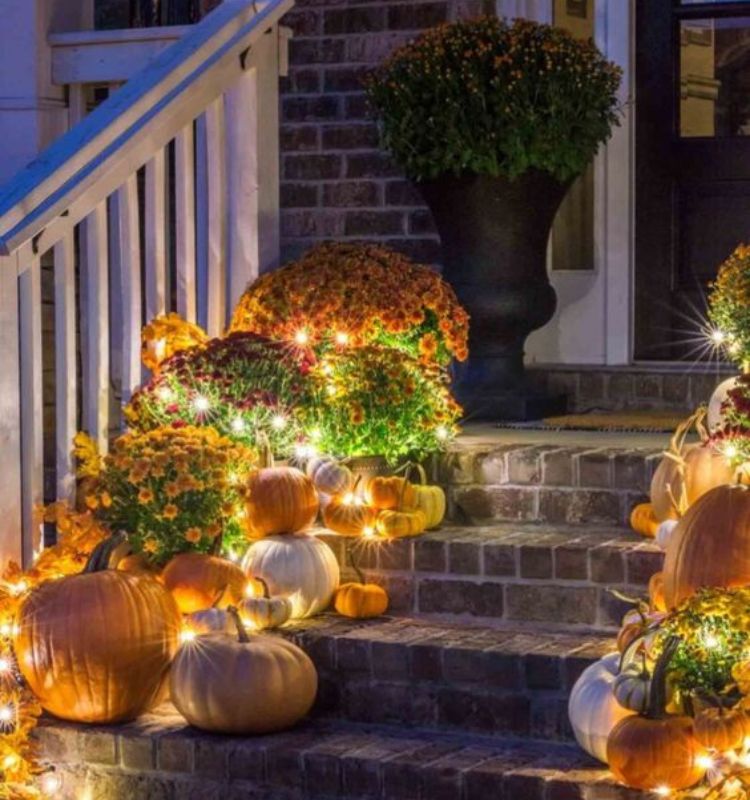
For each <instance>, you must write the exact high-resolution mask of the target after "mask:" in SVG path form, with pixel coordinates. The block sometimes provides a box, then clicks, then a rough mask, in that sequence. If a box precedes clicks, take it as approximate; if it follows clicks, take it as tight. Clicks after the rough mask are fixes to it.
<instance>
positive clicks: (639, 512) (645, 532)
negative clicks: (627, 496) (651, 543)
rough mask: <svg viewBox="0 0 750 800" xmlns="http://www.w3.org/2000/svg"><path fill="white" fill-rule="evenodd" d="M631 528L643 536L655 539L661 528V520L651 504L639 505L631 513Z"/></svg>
mask: <svg viewBox="0 0 750 800" xmlns="http://www.w3.org/2000/svg"><path fill="white" fill-rule="evenodd" d="M630 527H631V528H632V529H633V530H634V531H635V532H636V533H640V534H641V535H642V536H647V537H648V538H649V539H653V538H654V537H655V536H656V531H657V530H658V528H659V520H658V519H657V517H656V515H655V514H654V507H653V505H652V504H651V503H638V505H636V506H635V507H634V508H633V510H632V511H631V512H630Z"/></svg>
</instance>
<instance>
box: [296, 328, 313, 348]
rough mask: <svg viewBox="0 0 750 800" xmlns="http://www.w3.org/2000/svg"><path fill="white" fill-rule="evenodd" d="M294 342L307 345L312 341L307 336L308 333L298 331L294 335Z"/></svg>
mask: <svg viewBox="0 0 750 800" xmlns="http://www.w3.org/2000/svg"><path fill="white" fill-rule="evenodd" d="M294 341H295V342H296V343H297V344H299V345H305V344H307V343H308V342H309V341H310V337H309V336H308V335H307V331H297V333H295V334H294Z"/></svg>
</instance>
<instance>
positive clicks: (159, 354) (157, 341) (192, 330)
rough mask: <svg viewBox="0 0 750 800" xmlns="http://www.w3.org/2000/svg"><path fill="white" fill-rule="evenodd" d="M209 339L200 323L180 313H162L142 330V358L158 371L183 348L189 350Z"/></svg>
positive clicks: (152, 369) (149, 367) (146, 363)
mask: <svg viewBox="0 0 750 800" xmlns="http://www.w3.org/2000/svg"><path fill="white" fill-rule="evenodd" d="M207 341H208V336H207V334H206V332H205V331H204V330H203V328H201V327H200V326H199V325H196V324H195V323H193V322H188V321H187V320H185V319H183V318H182V317H181V316H180V315H179V314H175V313H174V312H172V313H170V314H161V315H160V316H158V317H155V318H154V319H152V320H151V322H149V323H148V324H147V325H144V326H143V330H142V331H141V360H142V361H143V363H144V365H145V366H146V367H147V368H148V369H150V370H151V371H152V372H158V371H159V367H160V364H161V362H162V361H164V360H165V359H168V358H170V357H171V356H173V355H174V354H175V353H178V352H179V351H181V350H189V349H190V348H192V347H196V346H197V345H201V344H205V342H207Z"/></svg>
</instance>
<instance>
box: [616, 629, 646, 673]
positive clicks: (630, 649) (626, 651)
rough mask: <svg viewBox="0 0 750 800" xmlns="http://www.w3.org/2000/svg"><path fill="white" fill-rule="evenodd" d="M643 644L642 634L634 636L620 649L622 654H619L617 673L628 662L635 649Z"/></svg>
mask: <svg viewBox="0 0 750 800" xmlns="http://www.w3.org/2000/svg"><path fill="white" fill-rule="evenodd" d="M641 644H643V635H641V636H636V637H635V639H633V641H632V642H631V643H630V644H629V645H628V646H627V647H626V648H625V649H624V650H623V651H622V656H620V664H619V666H618V668H617V671H618V673H619V672H622V671H623V669H625V667H626V666H627V665H628V664H629V663H630V661H631V659H632V657H633V654H634V653H635V651H636V650H637V649H638V648H639V647H640V646H641Z"/></svg>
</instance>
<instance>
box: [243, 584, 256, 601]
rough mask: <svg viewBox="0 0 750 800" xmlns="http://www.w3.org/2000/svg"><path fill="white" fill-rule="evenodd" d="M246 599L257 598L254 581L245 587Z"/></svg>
mask: <svg viewBox="0 0 750 800" xmlns="http://www.w3.org/2000/svg"><path fill="white" fill-rule="evenodd" d="M245 597H255V586H254V585H253V582H252V581H250V583H248V584H247V586H245Z"/></svg>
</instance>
